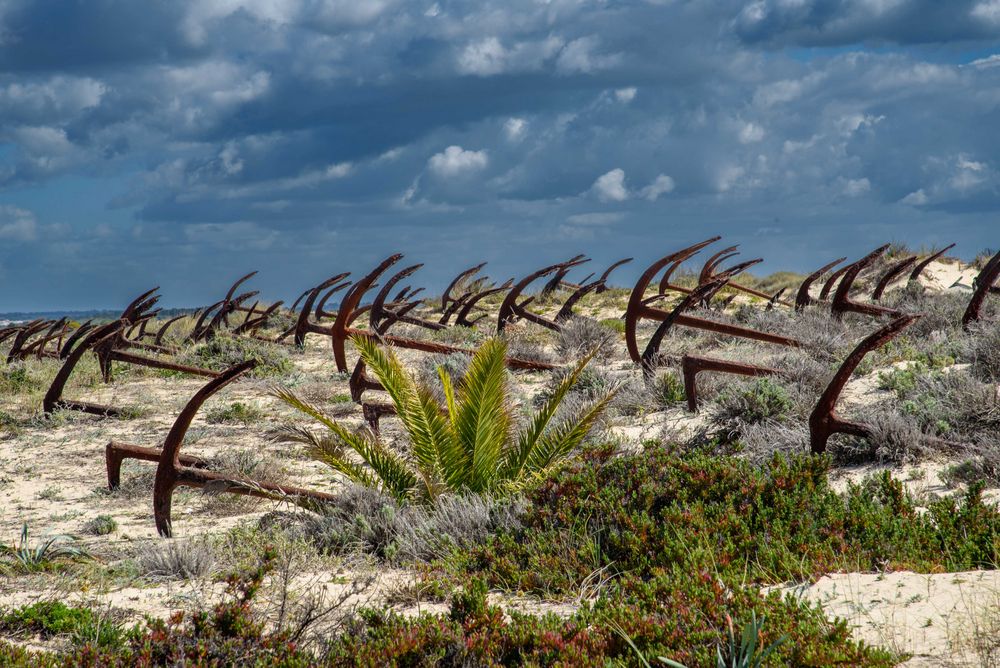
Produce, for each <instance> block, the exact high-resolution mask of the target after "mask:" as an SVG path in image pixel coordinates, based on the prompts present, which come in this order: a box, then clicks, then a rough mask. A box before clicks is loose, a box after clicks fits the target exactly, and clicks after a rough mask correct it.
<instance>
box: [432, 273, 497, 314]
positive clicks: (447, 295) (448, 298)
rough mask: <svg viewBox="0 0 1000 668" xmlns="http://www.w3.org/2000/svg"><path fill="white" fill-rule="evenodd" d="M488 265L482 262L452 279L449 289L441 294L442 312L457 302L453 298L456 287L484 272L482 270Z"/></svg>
mask: <svg viewBox="0 0 1000 668" xmlns="http://www.w3.org/2000/svg"><path fill="white" fill-rule="evenodd" d="M486 264H487V263H486V262H480V263H479V264H477V265H476V266H475V267H469V268H468V269H466V270H465V271H462V272H461V273H459V274H458V276H456V277H455V278H453V279H451V283H449V284H448V287H446V288H445V289H444V292H443V293H442V294H441V310H442V311H446V310H447V309H448V304H450V303H451V302H453V301H455V298H454V297H453V296H452V294H451V291H452V290H454V289H455V288H456V287H458V286H459V284H461V283H465V282H466V281H468V280H469V279H470V278H472V277H473V276H475V275H476V274H478V273H479V272H480V271H481V270H482V268H483V267H485V266H486Z"/></svg>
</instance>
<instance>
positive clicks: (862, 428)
mask: <svg viewBox="0 0 1000 668" xmlns="http://www.w3.org/2000/svg"><path fill="white" fill-rule="evenodd" d="M921 315H922V314H910V315H903V316H900V317H898V318H896V319H895V320H892V321H891V322H889V323H888V324H886V325H884V326H882V327H881V328H879V329H878V330H876V331H875V332H873V333H872V334H869V335H868V336H867V337H865V339H864V340H862V341H861V343H859V344H858V345H857V346H856V347H855V348H854V350H853V351H851V353H850V354H849V355H848V356H847V358H846V359H845V360H844V362H843V363H842V364H841V365H840V368H839V369H837V373H836V374H834V376H833V379H832V380H831V381H830V384H829V385H827V387H826V390H824V392H823V394H822V395H820V398H819V400H818V401H817V402H816V407H815V408H814V409H813V411H812V413H811V414H810V415H809V449H810V450H811V451H812V452H813V453H814V454H821V453H823V452H825V451H826V444H827V441H829V440H830V436H832V435H833V434H850V435H852V436H859V437H862V438H868V437H870V436H871V428H870V427H868V426H867V425H863V424H860V423H857V422H851V421H849V420H845V419H843V418H841V417H840V416H839V415H838V414H837V400H838V399H840V393H841V392H843V390H844V386H846V385H847V381H848V380H850V378H851V374H852V373H854V370H855V369H856V368H857V367H858V365H859V364H860V363H861V360H863V359H864V358H865V356H866V355H867V354H868V353H870V352H872V351H873V350H875V349H877V348H880V347H881V346H883V345H884V344H886V343H888V342H889V341H891V340H892V339H894V338H896V337H897V336H898V335H899V333H900V332H902V331H903V330H904V329H906V328H907V327H909V326H910V325H912V324H913V323H914V322H916V321H917V320H918V319H919V318H920V317H921Z"/></svg>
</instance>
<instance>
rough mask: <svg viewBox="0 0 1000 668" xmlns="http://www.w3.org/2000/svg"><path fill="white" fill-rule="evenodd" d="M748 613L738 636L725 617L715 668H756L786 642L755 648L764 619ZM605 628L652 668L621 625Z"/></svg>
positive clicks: (680, 667)
mask: <svg viewBox="0 0 1000 668" xmlns="http://www.w3.org/2000/svg"><path fill="white" fill-rule="evenodd" d="M750 614H751V617H750V619H749V620H748V621H747V622H746V624H744V625H743V632H742V633H741V634H740V635H739V636H737V635H736V630H735V629H734V628H733V619H732V617H730V616H729V615H728V614H727V615H726V643H725V648H726V649H725V651H723V649H722V648H723V646H722V645H721V644H720V645H716V647H715V668H760V667H761V666H762V665H763V664H764V661H765V660H766V659H767V658H768V657H769V656H771V655H772V654H773V653H774V652H775V651H777V649H778V648H779V647H781V646H782V645H783V644H785V642H786V641H787V640H788V636H787V635H783V636H781V637H780V638H778V639H777V640H775V641H774V642H772V643H771V644H770V645H768V646H767V647H763V646H762V645H759V644H758V643H759V642H760V635H761V633H762V632H763V631H764V622H766V621H767V617H766V616H764V617H761V618H760V620H758V619H757V613H756V612H754V611H751V612H750ZM608 626H610V627H611V630H613V631H614V632H615V633H617V634H618V635H619V636H621V637H622V638H623V639H624V640H625V642H626V643H628V646H629V648H631V650H632V652H634V653H635V655H636V658H638V660H639V663H640V664H641V665H642V666H645V668H652V666H651V665H650V663H649V661H648V660H647V659H646V656H645V655H644V654H643V653H642V651H641V650H640V649H639V648H638V647H637V646H636V644H635V642H634V641H633V640H632V638H631V637H630V636H629V635H628V634H627V633H626V632H625V630H624V629H622V627H621V626H619V625H618V624H616V623H615V622H614V621H609V622H608ZM657 660H658V661H659V662H660V663H661V664H663V665H665V666H667V668H687V666H685V665H684V664H683V663H679V662H677V661H674V660H673V659H668V658H667V657H665V656H661V657H658V658H657Z"/></svg>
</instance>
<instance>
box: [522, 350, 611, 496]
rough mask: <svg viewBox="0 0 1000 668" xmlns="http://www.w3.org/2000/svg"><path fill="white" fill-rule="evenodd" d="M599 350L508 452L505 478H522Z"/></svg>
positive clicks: (569, 378)
mask: <svg viewBox="0 0 1000 668" xmlns="http://www.w3.org/2000/svg"><path fill="white" fill-rule="evenodd" d="M598 350H600V346H597V347H595V348H594V349H593V350H591V351H590V352H589V353H587V354H586V355H584V356H583V357H582V358H581V359H580V361H579V362H577V364H576V366H575V367H574V368H573V370H572V371H571V372H570V373H569V374H567V375H566V377H565V378H563V379H562V382H560V383H559V385H558V386H557V387H556V389H555V392H553V393H552V396H550V397H549V399H548V400H547V401H546V402H545V404H544V405H543V406H542V407H541V408H540V409H539V410H538V411H537V412H536V413H535V414H534V416H533V417H532V418H531V421H530V422H529V423H528V426H527V427H526V428H525V429H524V430H523V431H522V432H521V434H520V435H519V436H518V439H517V446H516V447H515V448H512V449H511V450H510V451H509V452H508V458H507V461H506V462H505V465H504V472H505V477H507V478H509V479H517V478H519V477H520V476H521V474H522V472H523V471H524V467H525V466H526V465H527V463H528V460H529V459H530V458H531V456H532V452H533V451H534V450H535V446H536V444H537V443H538V439H540V438H541V437H542V434H543V433H545V429H546V428H547V427H548V426H549V423H550V422H551V421H552V418H553V416H555V414H556V411H557V410H558V409H559V405H560V404H561V403H562V402H563V399H565V398H566V395H567V394H568V393H569V391H570V390H571V389H572V388H573V386H574V385H576V382H577V381H578V380H579V379H580V374H582V373H583V370H584V369H585V368H586V367H587V364H589V363H590V361H591V360H592V359H593V358H594V355H596V354H597V352H598Z"/></svg>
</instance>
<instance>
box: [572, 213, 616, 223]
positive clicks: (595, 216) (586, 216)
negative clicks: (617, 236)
mask: <svg viewBox="0 0 1000 668" xmlns="http://www.w3.org/2000/svg"><path fill="white" fill-rule="evenodd" d="M624 218H625V214H624V213H610V212H591V213H574V214H572V215H570V216H567V217H566V222H567V223H570V224H571V225H584V226H600V225H611V224H613V223H617V222H619V221H621V220H622V219H624Z"/></svg>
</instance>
